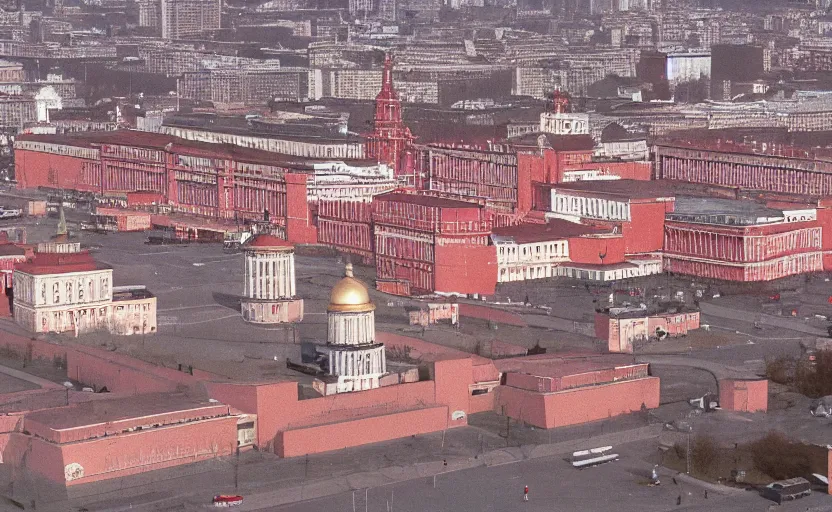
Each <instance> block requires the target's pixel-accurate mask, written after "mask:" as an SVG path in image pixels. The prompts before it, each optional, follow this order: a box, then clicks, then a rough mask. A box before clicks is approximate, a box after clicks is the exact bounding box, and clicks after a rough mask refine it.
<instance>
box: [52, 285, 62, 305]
mask: <svg viewBox="0 0 832 512" xmlns="http://www.w3.org/2000/svg"><path fill="white" fill-rule="evenodd" d="M52 301H53V302H54V303H55V304H57V303H59V302H61V285H60V283H55V286H54V287H53V297H52Z"/></svg>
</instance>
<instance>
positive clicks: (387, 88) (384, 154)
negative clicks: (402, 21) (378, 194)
mask: <svg viewBox="0 0 832 512" xmlns="http://www.w3.org/2000/svg"><path fill="white" fill-rule="evenodd" d="M412 142H413V135H412V134H411V133H410V128H408V127H407V126H405V124H404V122H403V121H402V103H401V101H399V96H398V95H397V94H396V89H395V88H394V87H393V59H391V58H390V54H387V55H385V57H384V72H383V73H382V78H381V91H379V93H378V96H376V114H375V118H374V120H373V133H372V135H370V136H369V137H368V138H367V156H368V157H369V158H374V159H377V160H378V161H379V162H381V163H386V164H388V165H390V166H391V167H392V168H393V174H394V175H396V176H398V175H399V173H400V171H401V170H402V169H401V168H402V162H401V159H402V154H403V152H404V150H405V149H406V148H407V146H409V145H410V144H411V143H412Z"/></svg>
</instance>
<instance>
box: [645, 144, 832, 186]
mask: <svg viewBox="0 0 832 512" xmlns="http://www.w3.org/2000/svg"><path fill="white" fill-rule="evenodd" d="M654 155H655V172H656V177H657V178H659V179H667V180H678V181H687V182H692V183H705V184H709V185H721V186H726V187H740V188H743V189H753V190H765V191H768V192H781V193H786V194H800V195H804V196H814V197H817V196H827V195H830V194H832V154H829V153H828V151H826V150H823V149H803V148H796V147H790V146H784V145H781V144H767V145H765V144H764V145H758V146H757V147H752V146H748V145H743V144H736V143H731V142H728V141H710V142H700V141H691V142H688V141H667V142H662V143H658V144H656V145H655V146H654Z"/></svg>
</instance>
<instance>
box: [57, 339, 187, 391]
mask: <svg viewBox="0 0 832 512" xmlns="http://www.w3.org/2000/svg"><path fill="white" fill-rule="evenodd" d="M67 376H69V378H71V379H75V380H77V381H78V382H81V383H83V384H86V385H89V386H93V385H95V386H97V387H98V388H101V387H103V386H106V387H107V389H108V390H109V391H110V392H112V393H130V394H140V393H154V392H165V391H176V389H177V388H178V387H179V386H180V385H185V386H188V385H194V384H196V383H197V380H196V379H194V378H193V377H192V376H190V375H188V374H186V373H184V372H180V371H177V370H173V369H169V368H163V367H161V366H155V365H152V364H150V363H146V362H144V361H140V360H138V359H134V358H132V357H127V356H123V355H120V354H114V353H112V352H107V351H103V350H98V349H95V348H92V347H81V346H74V347H71V348H70V349H68V351H67Z"/></svg>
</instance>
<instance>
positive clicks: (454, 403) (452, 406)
mask: <svg viewBox="0 0 832 512" xmlns="http://www.w3.org/2000/svg"><path fill="white" fill-rule="evenodd" d="M471 367H472V365H471V359H470V358H468V359H450V360H447V361H436V362H435V363H433V368H431V370H432V371H431V377H432V378H433V381H434V383H435V385H436V398H435V401H436V403H437V404H442V405H446V406H447V407H448V427H451V428H452V427H463V426H465V425H467V424H468V409H469V401H470V397H471V392H470V391H469V389H468V386H469V385H470V384H472V383H473V379H472V376H471V373H472V372H471ZM455 418H456V419H455Z"/></svg>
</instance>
